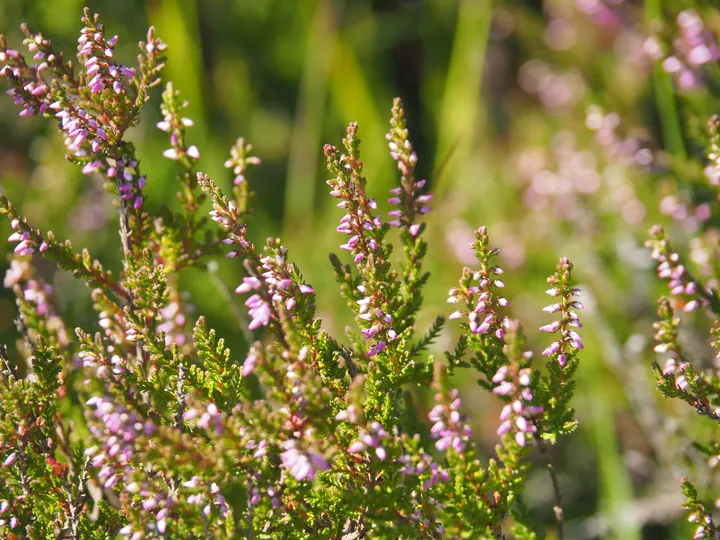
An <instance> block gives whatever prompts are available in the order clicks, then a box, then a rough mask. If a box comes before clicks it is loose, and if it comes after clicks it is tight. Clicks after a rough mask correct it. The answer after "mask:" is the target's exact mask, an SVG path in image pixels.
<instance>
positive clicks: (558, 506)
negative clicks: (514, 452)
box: [535, 434, 565, 540]
mask: <svg viewBox="0 0 720 540" xmlns="http://www.w3.org/2000/svg"><path fill="white" fill-rule="evenodd" d="M535 441H537V445H538V449H539V450H540V455H541V456H542V457H543V460H544V461H545V467H546V468H547V470H548V474H549V475H550V481H551V482H552V486H553V494H554V496H555V504H554V505H553V512H555V523H556V530H557V537H558V540H563V538H564V536H565V530H564V529H565V522H564V517H563V507H562V492H561V491H560V482H559V481H558V477H557V473H556V472H555V467H554V466H553V463H552V457H551V456H550V452H549V450H548V448H547V445H546V444H545V441H543V439H542V438H541V437H540V436H539V435H537V434H536V435H535Z"/></svg>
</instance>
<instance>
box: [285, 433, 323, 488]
mask: <svg viewBox="0 0 720 540" xmlns="http://www.w3.org/2000/svg"><path fill="white" fill-rule="evenodd" d="M282 447H283V448H284V449H285V451H284V452H283V453H282V454H280V459H281V460H282V464H283V466H284V467H285V468H286V469H288V471H289V472H290V474H291V475H292V476H293V477H294V478H295V480H297V481H298V482H301V481H303V480H309V481H311V482H312V481H313V480H315V476H316V474H317V473H318V471H325V470H327V469H329V468H330V465H328V463H327V461H325V460H324V459H323V457H322V456H321V455H320V454H318V453H317V452H314V451H312V450H310V451H308V452H302V451H300V450H298V448H297V441H295V440H293V439H291V440H288V441H285V442H284V443H282Z"/></svg>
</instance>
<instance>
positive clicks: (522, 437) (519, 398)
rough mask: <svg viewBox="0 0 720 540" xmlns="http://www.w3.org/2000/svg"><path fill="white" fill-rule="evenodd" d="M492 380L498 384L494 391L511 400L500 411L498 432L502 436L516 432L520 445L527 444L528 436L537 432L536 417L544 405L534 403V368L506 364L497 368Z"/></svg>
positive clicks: (516, 438)
mask: <svg viewBox="0 0 720 540" xmlns="http://www.w3.org/2000/svg"><path fill="white" fill-rule="evenodd" d="M492 382H494V383H495V384H497V386H496V387H495V388H494V389H493V392H494V393H495V394H497V395H499V396H504V397H506V398H507V399H509V400H510V403H508V404H507V405H505V406H504V407H503V409H502V411H501V413H500V422H501V424H500V427H499V428H498V430H497V434H498V435H500V436H501V437H502V436H503V435H505V434H506V433H514V438H515V442H516V443H517V444H518V446H525V443H526V439H527V437H532V434H534V433H536V432H537V428H536V426H535V424H534V419H535V418H536V417H537V416H538V415H540V414H542V412H543V408H542V407H538V406H537V405H532V402H533V393H532V389H531V388H530V385H531V382H532V370H530V369H529V368H524V369H520V370H518V369H512V366H507V365H505V366H502V367H501V368H500V369H498V370H497V373H495V376H494V377H493V378H492Z"/></svg>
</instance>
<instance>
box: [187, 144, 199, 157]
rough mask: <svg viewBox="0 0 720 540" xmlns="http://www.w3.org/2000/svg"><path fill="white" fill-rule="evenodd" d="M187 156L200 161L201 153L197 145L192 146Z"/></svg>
mask: <svg viewBox="0 0 720 540" xmlns="http://www.w3.org/2000/svg"><path fill="white" fill-rule="evenodd" d="M187 155H188V156H190V157H191V158H193V159H200V151H199V150H198V149H197V146H195V145H192V146H190V147H189V148H188V149H187Z"/></svg>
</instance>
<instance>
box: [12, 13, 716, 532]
mask: <svg viewBox="0 0 720 540" xmlns="http://www.w3.org/2000/svg"><path fill="white" fill-rule="evenodd" d="M82 23H83V28H82V30H81V35H80V38H79V40H78V50H77V62H75V61H69V60H66V59H65V57H64V56H63V55H62V53H61V52H59V51H56V50H55V49H54V48H53V45H52V43H51V42H50V41H49V40H48V39H46V38H44V37H43V36H42V35H41V34H39V33H34V32H32V31H30V30H29V29H28V28H27V27H25V26H24V27H23V32H24V34H25V36H26V39H25V40H24V43H23V44H24V45H25V47H26V48H27V50H28V52H29V55H28V56H26V55H25V54H22V53H20V52H19V51H18V50H15V49H11V48H8V44H7V43H6V41H5V38H4V37H0V60H1V61H2V63H3V68H2V71H1V73H2V76H3V78H4V79H5V83H6V85H7V87H8V93H9V94H10V95H11V97H12V99H13V100H14V102H15V104H16V105H18V106H19V107H20V109H21V111H20V115H21V116H44V117H46V118H48V119H51V120H53V121H54V122H56V123H57V125H58V128H59V130H60V132H61V134H62V135H63V137H64V142H65V146H66V149H67V155H66V158H67V159H68V161H70V162H71V163H73V164H76V165H77V166H78V167H81V168H82V172H83V173H85V174H88V175H98V176H99V177H101V178H102V179H103V182H104V185H105V187H106V189H107V191H108V193H109V194H110V195H109V196H110V197H112V199H113V201H114V202H115V205H116V208H117V215H118V229H119V234H120V239H121V253H120V254H119V256H120V258H121V261H122V269H121V271H120V272H115V273H112V272H110V271H109V270H107V269H106V267H107V266H108V264H107V262H103V261H99V260H96V259H95V258H94V257H93V256H92V255H91V254H90V252H89V251H88V250H86V249H83V250H77V249H76V248H74V247H73V246H72V244H71V243H70V242H69V241H67V240H65V241H64V240H60V239H58V238H57V237H56V236H55V235H54V234H52V233H51V232H43V231H41V230H39V229H38V228H36V227H34V226H33V224H32V223H30V222H29V220H28V219H26V217H24V216H23V215H20V213H19V212H18V210H17V209H16V208H15V206H13V204H12V203H11V202H10V201H9V200H8V199H7V198H6V197H5V196H4V195H0V212H2V213H3V214H5V215H6V217H7V218H8V220H9V222H10V224H11V228H12V231H13V232H12V234H11V236H10V238H9V241H10V242H11V243H12V244H13V246H14V247H13V250H14V254H12V255H10V257H11V262H10V269H9V271H8V273H7V275H6V276H5V280H4V286H5V287H8V288H11V289H12V290H13V292H14V293H15V295H16V298H17V320H16V326H17V330H18V333H19V336H20V339H19V342H18V346H17V347H16V352H13V353H12V354H11V353H9V352H8V349H6V348H3V349H0V358H1V359H2V364H1V367H0V385H1V386H2V393H0V403H1V406H0V431H1V432H2V437H1V438H0V457H1V458H2V460H3V465H2V467H1V468H0V475H1V476H2V482H1V483H0V531H2V533H3V535H6V536H8V537H23V536H27V537H30V538H45V537H69V538H110V537H115V536H117V535H121V536H123V537H129V538H133V539H139V538H145V537H164V538H165V537H167V538H170V537H173V538H188V537H225V536H227V537H234V536H243V535H244V536H246V537H257V538H323V537H328V538H347V539H350V538H361V537H378V538H400V537H402V538H419V537H422V538H436V537H442V536H450V537H460V538H478V537H497V538H501V537H506V536H507V535H512V536H513V537H516V538H535V537H536V536H537V535H538V534H540V535H542V530H541V529H540V528H539V527H537V526H536V525H535V524H534V523H533V520H532V519H531V516H530V513H529V512H528V509H527V507H526V505H525V502H524V492H525V487H526V483H527V479H528V473H529V469H530V466H531V462H530V456H531V453H532V452H533V450H534V449H536V450H537V452H538V455H539V457H540V459H541V460H542V462H543V463H544V465H545V467H546V468H547V470H548V473H549V476H548V478H547V481H548V482H549V483H550V484H551V485H552V490H553V493H554V501H555V502H554V507H553V510H554V514H555V518H556V523H557V533H556V534H557V537H559V538H562V537H563V524H564V516H563V507H562V496H561V493H562V491H561V486H560V480H559V478H558V475H557V474H556V472H555V469H554V467H553V460H552V451H551V447H552V445H554V444H555V443H556V442H557V440H558V438H559V437H561V436H563V435H566V434H569V433H571V432H572V431H573V430H574V429H575V427H576V425H577V423H576V421H575V419H574V411H573V409H572V407H571V405H570V402H571V399H572V397H573V393H574V388H575V382H574V378H573V377H574V374H575V372H576V370H577V369H578V365H579V359H578V353H579V351H580V350H581V349H583V342H582V338H581V336H580V335H579V334H578V332H577V330H578V329H579V328H581V327H582V324H581V323H580V318H579V315H578V311H579V310H581V309H582V308H583V305H582V304H581V302H580V301H579V300H578V298H577V297H578V295H579V294H580V292H579V290H578V289H577V288H575V287H574V286H573V283H572V275H571V274H572V268H573V267H572V264H571V263H570V261H569V260H568V259H566V258H562V259H561V260H560V261H559V263H558V264H557V268H556V270H555V272H554V273H553V274H552V275H551V276H550V277H549V278H548V279H547V283H548V285H549V288H548V289H547V291H546V293H547V295H548V296H549V297H551V301H550V304H549V305H548V306H547V307H546V308H545V312H547V313H548V315H549V317H548V318H547V323H546V324H545V325H543V326H542V327H541V328H540V329H539V330H540V331H541V332H544V333H548V334H552V341H551V342H550V343H549V344H547V347H546V348H545V349H544V350H543V351H542V354H541V355H539V357H540V360H537V359H536V358H535V357H534V355H533V353H532V351H531V350H530V349H529V347H528V346H526V343H525V337H524V331H523V328H522V326H521V325H520V323H519V322H518V321H517V320H513V319H510V318H509V317H508V315H507V314H506V308H507V306H508V304H509V301H508V300H507V299H506V297H505V296H504V289H505V284H504V282H503V281H502V277H501V276H502V274H503V270H502V269H501V268H500V266H499V265H498V263H497V255H498V252H499V250H498V248H497V247H494V246H493V244H492V243H491V240H490V237H489V233H488V230H487V229H486V228H485V227H480V228H478V229H477V230H475V231H474V240H473V242H472V244H471V246H470V247H471V249H472V250H473V252H474V255H475V258H476V261H477V262H476V264H474V266H473V268H465V269H464V270H463V272H462V275H461V277H460V279H459V282H458V285H457V286H456V287H454V288H453V289H451V290H450V292H449V295H448V302H449V303H451V304H453V305H454V308H456V310H455V311H453V312H452V313H451V314H450V315H449V316H448V319H449V320H452V321H456V322H454V323H453V324H454V325H455V327H456V329H457V334H458V335H459V337H458V338H457V342H456V344H455V345H454V347H452V348H451V350H449V351H447V352H446V353H445V355H444V357H442V358H433V357H432V356H431V355H430V354H429V353H428V348H429V346H430V345H431V344H432V343H433V341H435V340H436V338H437V337H438V336H439V334H440V332H441V331H442V329H443V328H444V326H445V324H446V320H445V317H443V316H442V315H438V316H437V318H436V319H435V321H434V323H432V324H431V325H430V327H429V328H421V327H419V324H418V319H417V316H418V313H419V310H420V308H421V307H422V305H423V295H422V292H423V287H424V286H425V285H426V283H427V282H428V279H429V278H430V276H429V273H428V272H426V271H424V270H423V264H424V262H425V259H426V256H427V243H426V241H425V239H424V233H425V232H426V223H425V222H424V221H423V216H424V215H425V214H427V213H428V212H430V211H431V207H430V206H429V205H430V203H431V200H432V195H431V194H430V193H429V184H428V183H427V182H426V181H425V180H420V179H418V178H417V177H416V173H415V168H416V164H417V160H418V157H417V154H416V153H415V151H414V150H413V146H412V143H411V142H410V139H409V134H408V130H407V126H406V120H405V116H404V110H403V106H402V103H401V102H400V100H399V99H398V100H395V102H394V103H393V107H392V114H391V122H390V130H389V133H388V134H387V144H388V146H389V150H390V156H391V158H392V159H393V160H394V162H395V164H396V165H397V169H398V172H399V176H400V178H399V182H398V183H397V185H396V187H394V188H392V190H391V193H390V197H389V200H388V203H389V204H390V205H392V206H393V208H394V209H393V210H391V211H390V212H389V215H388V216H383V215H382V213H381V212H380V211H379V210H378V204H377V202H376V200H375V199H374V198H373V197H372V196H371V195H370V188H371V186H372V181H370V182H367V181H366V178H365V177H364V176H363V163H362V160H361V155H360V139H359V135H358V133H359V131H358V129H359V128H358V125H357V124H355V123H352V124H350V125H349V127H348V128H347V133H346V136H345V138H344V139H343V141H342V145H341V146H340V147H335V146H331V145H326V146H325V147H324V155H325V158H326V162H327V169H328V171H329V177H330V179H329V180H328V181H327V184H328V185H329V187H330V195H331V196H332V197H334V198H335V199H336V200H337V208H338V220H339V225H338V226H337V232H338V233H339V234H341V235H343V238H344V240H343V243H342V245H340V249H341V250H342V251H346V252H348V254H347V255H343V256H338V255H335V254H332V255H330V263H331V265H332V268H333V270H334V273H335V278H336V280H337V283H338V289H339V292H340V294H341V296H342V298H343V301H344V302H345V304H346V305H347V307H348V309H349V310H350V312H351V313H352V314H353V317H354V319H355V324H354V325H353V326H351V327H349V328H347V329H346V332H345V335H344V336H342V337H340V336H331V335H330V333H329V332H328V331H326V330H325V329H324V328H323V324H322V321H321V320H320V319H319V318H318V317H317V315H316V309H315V290H314V288H313V287H312V285H311V284H309V283H307V282H306V281H305V279H304V278H303V275H302V273H301V271H300V269H299V268H298V267H297V266H296V265H295V264H294V263H293V262H291V260H292V259H291V257H290V254H289V253H288V250H287V249H286V248H285V247H283V244H282V243H281V241H280V239H276V238H270V239H268V240H267V242H266V244H265V245H264V246H256V245H255V244H254V243H253V242H252V241H251V240H250V237H249V236H248V227H251V226H252V224H251V223H252V221H251V219H250V218H251V216H252V212H251V202H252V198H253V193H252V189H251V187H250V186H251V185H252V183H253V180H252V177H253V176H254V175H255V174H254V173H252V174H251V173H250V169H251V167H255V166H257V165H259V159H258V158H257V157H255V156H254V155H253V154H252V146H251V145H250V144H248V143H247V142H246V141H245V140H244V139H239V140H238V142H237V144H236V145H235V146H234V147H233V148H232V150H231V157H230V158H229V159H228V160H227V161H226V162H225V166H226V167H227V168H228V169H232V172H233V176H234V179H233V182H232V188H231V189H230V190H228V191H224V190H223V189H221V188H220V187H219V185H218V184H217V183H216V182H215V181H214V180H213V179H211V178H210V177H209V176H208V175H207V174H205V173H203V172H201V170H200V167H199V165H200V151H199V149H198V148H197V146H195V145H193V144H191V140H192V136H191V133H192V132H191V131H189V128H192V126H193V122H192V120H191V119H189V118H187V117H185V116H184V109H185V108H186V105H187V104H186V103H185V102H184V101H183V99H182V98H181V95H180V93H179V91H178V90H177V89H176V88H174V87H173V85H172V84H171V83H168V84H167V85H166V87H165V91H164V92H163V94H162V106H161V112H162V115H163V119H162V121H161V122H159V123H158V125H157V127H158V128H159V129H160V130H162V131H164V132H166V133H167V134H168V135H169V143H168V146H169V148H168V149H167V150H166V151H165V152H164V153H163V156H164V157H165V158H167V159H168V162H167V166H168V167H173V168H174V170H176V171H177V184H176V186H177V188H176V191H177V200H178V206H177V207H172V206H171V205H170V204H167V203H166V202H165V201H160V200H153V199H152V197H147V196H146V194H145V192H144V188H145V186H146V183H147V182H152V178H151V177H146V175H145V174H144V173H143V172H142V168H141V164H140V161H139V159H138V156H137V152H136V148H135V145H134V144H133V142H132V141H131V139H130V137H129V136H128V130H129V129H130V128H131V127H133V126H136V125H137V124H138V122H139V121H141V119H142V118H143V117H142V116H141V112H142V111H143V109H144V108H145V107H146V106H147V104H148V103H149V101H150V98H151V94H152V89H153V88H154V87H156V86H159V85H160V83H161V73H162V69H163V65H164V56H163V55H164V53H165V50H166V46H165V44H164V43H163V41H162V40H160V39H159V38H158V37H157V36H156V35H155V32H154V30H153V29H152V28H151V29H150V30H149V31H148V34H147V39H146V40H145V41H143V42H141V43H140V54H139V56H138V59H137V63H136V64H135V65H133V66H132V67H130V66H126V65H125V64H121V63H119V60H118V59H116V57H115V46H116V44H117V42H118V37H117V36H113V37H109V34H108V33H107V32H106V29H105V27H104V26H103V24H102V23H101V22H100V21H99V18H98V16H97V15H94V14H92V13H91V12H90V11H89V10H87V9H86V10H85V14H84V17H83V19H82ZM28 58H31V60H28ZM371 180H372V179H371ZM173 208H175V209H173ZM208 217H210V219H208ZM391 241H393V242H395V245H399V246H400V249H399V251H400V253H399V254H395V253H394V250H393V244H392V243H391ZM311 248H312V246H307V249H311ZM221 253H224V254H225V256H226V257H228V258H230V259H233V260H234V261H236V264H237V269H238V272H241V271H242V278H241V280H238V281H239V283H238V284H237V289H236V291H235V292H236V293H237V294H238V295H239V297H240V298H241V299H242V301H244V305H245V306H246V308H247V317H246V319H245V323H244V326H243V327H242V328H238V331H240V332H245V333H247V335H249V336H250V342H251V343H252V345H251V347H250V348H249V350H247V351H241V352H238V351H235V352H233V351H231V350H230V349H229V348H228V347H227V345H226V341H225V340H224V339H223V338H222V337H221V336H220V335H218V333H217V332H216V331H215V330H213V329H212V328H210V327H209V325H208V322H207V321H206V319H205V318H204V317H203V316H199V317H198V316H195V315H194V308H193V306H191V305H190V304H189V302H188V301H187V299H186V297H185V296H184V295H183V294H182V291H181V289H180V280H179V275H180V274H181V273H182V272H183V271H185V270H186V269H188V268H191V267H192V268H195V269H198V270H200V271H202V272H206V271H207V270H208V267H209V265H211V264H212V262H213V259H212V257H213V256H216V255H218V254H221ZM40 260H47V261H51V262H53V263H55V264H57V265H58V266H59V267H60V268H62V269H64V270H67V271H69V272H71V273H72V274H73V276H74V277H76V278H77V279H79V280H81V281H82V282H84V283H85V284H86V285H87V287H88V288H89V289H90V291H91V296H92V301H93V310H94V324H93V325H92V326H88V327H86V328H76V329H72V328H70V327H69V325H68V324H67V323H66V321H65V318H64V316H63V312H62V309H61V307H60V305H61V304H60V303H59V302H58V301H57V300H56V298H57V297H58V293H60V294H61V291H59V292H58V291H54V290H53V288H52V287H51V286H50V285H49V284H47V283H44V282H43V281H42V279H41V278H40V277H39V276H40V274H39V273H38V272H37V270H36V265H37V263H38V261H40ZM529 286H532V285H529ZM538 287H540V285H539V284H538ZM698 291H699V289H698V290H695V291H689V292H688V294H696V295H699V296H698V298H699V299H700V298H705V296H703V295H702V293H701V292H698ZM508 296H512V295H508ZM458 372H462V373H464V374H467V373H468V372H470V373H473V377H477V383H478V385H479V386H480V387H481V388H482V389H484V390H486V391H487V392H488V393H490V394H491V395H494V396H496V399H497V400H499V401H500V402H501V403H502V409H501V413H500V417H499V418H498V419H497V428H496V431H497V436H498V443H497V446H496V449H495V455H494V456H492V457H489V458H488V457H487V456H485V455H483V454H482V452H480V451H479V450H478V448H477V446H476V442H475V441H474V439H473V432H472V430H471V428H470V427H469V424H468V418H467V416H466V414H468V413H473V412H474V411H468V410H466V409H465V408H463V404H462V398H461V396H460V393H459V391H458V390H457V389H455V388H453V386H452V376H453V375H454V374H456V373H458ZM428 387H431V388H432V392H433V398H434V406H432V408H431V409H430V410H429V411H427V409H426V408H425V405H424V403H423V400H422V397H423V389H425V388H428ZM711 414H715V413H711Z"/></svg>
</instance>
